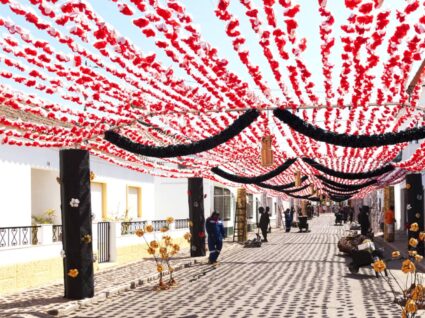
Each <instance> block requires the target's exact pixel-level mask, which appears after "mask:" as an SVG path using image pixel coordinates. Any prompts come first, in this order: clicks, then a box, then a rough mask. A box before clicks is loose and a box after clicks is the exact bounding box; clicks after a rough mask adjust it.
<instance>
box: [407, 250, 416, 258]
mask: <svg viewBox="0 0 425 318" xmlns="http://www.w3.org/2000/svg"><path fill="white" fill-rule="evenodd" d="M408 253H409V256H412V257H415V256H416V255H417V254H418V252H417V251H409V252H408Z"/></svg>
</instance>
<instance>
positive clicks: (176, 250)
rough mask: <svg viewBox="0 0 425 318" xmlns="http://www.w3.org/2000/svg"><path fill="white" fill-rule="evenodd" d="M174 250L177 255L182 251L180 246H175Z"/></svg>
mask: <svg viewBox="0 0 425 318" xmlns="http://www.w3.org/2000/svg"><path fill="white" fill-rule="evenodd" d="M173 250H174V251H175V252H176V253H177V252H178V251H180V246H179V245H178V244H174V245H173Z"/></svg>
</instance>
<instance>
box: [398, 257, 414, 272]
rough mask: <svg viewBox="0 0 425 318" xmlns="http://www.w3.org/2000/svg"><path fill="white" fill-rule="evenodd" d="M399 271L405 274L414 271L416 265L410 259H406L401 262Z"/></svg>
mask: <svg viewBox="0 0 425 318" xmlns="http://www.w3.org/2000/svg"><path fill="white" fill-rule="evenodd" d="M401 271H402V272H403V273H405V274H407V273H413V272H415V271H416V266H415V264H413V262H412V261H411V260H410V259H406V260H405V261H403V263H402V264H401Z"/></svg>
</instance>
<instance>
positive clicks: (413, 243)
mask: <svg viewBox="0 0 425 318" xmlns="http://www.w3.org/2000/svg"><path fill="white" fill-rule="evenodd" d="M409 245H410V246H411V247H416V246H417V245H418V240H417V239H415V238H413V237H412V238H411V239H410V240H409Z"/></svg>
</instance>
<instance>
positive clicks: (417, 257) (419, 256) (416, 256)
mask: <svg viewBox="0 0 425 318" xmlns="http://www.w3.org/2000/svg"><path fill="white" fill-rule="evenodd" d="M423 258H424V257H423V256H422V255H419V254H417V255H415V261H416V263H420V262H422V260H423Z"/></svg>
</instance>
